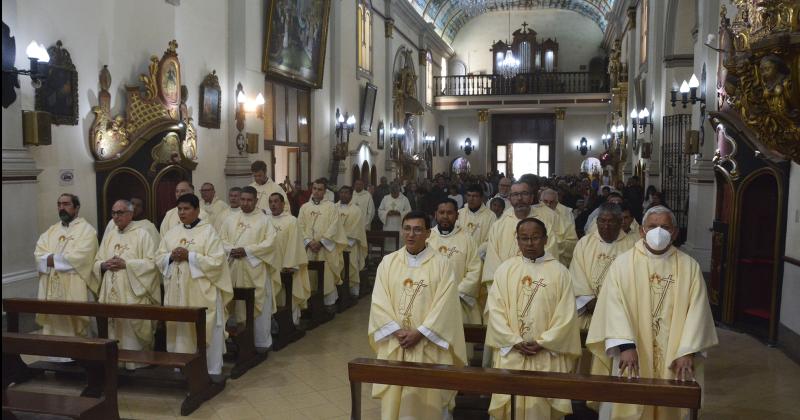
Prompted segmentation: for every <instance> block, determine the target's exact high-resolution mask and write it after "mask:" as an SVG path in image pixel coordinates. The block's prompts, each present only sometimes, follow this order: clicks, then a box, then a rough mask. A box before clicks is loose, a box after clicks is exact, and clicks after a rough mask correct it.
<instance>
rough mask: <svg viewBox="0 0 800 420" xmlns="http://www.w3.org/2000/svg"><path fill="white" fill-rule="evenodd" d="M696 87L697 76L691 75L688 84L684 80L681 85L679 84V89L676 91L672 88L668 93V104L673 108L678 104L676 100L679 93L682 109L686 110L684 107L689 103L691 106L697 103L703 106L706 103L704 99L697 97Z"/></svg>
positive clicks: (697, 84) (697, 85) (698, 84)
mask: <svg viewBox="0 0 800 420" xmlns="http://www.w3.org/2000/svg"><path fill="white" fill-rule="evenodd" d="M698 87H700V81H699V80H697V76H695V75H694V74H692V77H691V79H689V81H688V82H687V81H686V80H684V81H683V83H681V87H680V88H679V89H677V90H676V89H675V88H674V87H673V88H672V91H671V92H670V103H672V106H673V107H674V106H675V104H676V103H677V102H678V98H677V95H678V92H680V93H681V99H680V101H681V103H682V104H683V107H684V108H686V105H687V104H688V103H689V102H691V103H692V105H694V104H696V103H698V102H700V103H703V104H705V103H706V100H705V98H703V97H698V96H697V88H698Z"/></svg>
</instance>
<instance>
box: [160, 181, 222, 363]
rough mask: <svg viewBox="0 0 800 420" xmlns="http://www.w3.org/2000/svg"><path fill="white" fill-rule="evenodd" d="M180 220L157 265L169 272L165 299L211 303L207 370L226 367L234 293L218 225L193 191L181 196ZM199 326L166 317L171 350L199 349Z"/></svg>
mask: <svg viewBox="0 0 800 420" xmlns="http://www.w3.org/2000/svg"><path fill="white" fill-rule="evenodd" d="M177 208H178V215H179V217H180V219H181V224H180V225H178V226H175V227H173V228H172V229H170V230H169V231H168V232H166V233H164V234H163V237H164V239H162V240H161V245H160V246H159V248H158V251H157V252H156V265H157V267H158V269H159V270H160V271H161V273H162V275H163V277H164V305H167V306H169V305H171V306H195V307H197V306H202V307H205V308H206V359H207V360H206V361H207V364H208V366H207V367H208V373H210V374H212V375H218V374H220V373H221V372H222V354H223V353H224V350H225V336H224V332H225V319H226V315H225V306H226V305H227V304H228V302H230V301H231V299H232V298H233V286H232V285H231V276H230V271H229V269H228V264H226V261H225V259H226V255H225V249H224V248H223V245H222V241H221V240H220V239H219V235H217V232H216V230H215V229H214V228H213V227H212V226H211V224H210V223H208V221H206V220H202V219H200V218H199V214H200V200H198V198H197V197H196V196H195V195H194V194H186V195H182V196H181V197H180V198H178V207H177ZM196 349H197V337H195V327H194V325H192V324H189V323H186V322H167V351H169V352H177V353H194V352H195V351H196Z"/></svg>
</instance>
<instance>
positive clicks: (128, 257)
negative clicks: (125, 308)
mask: <svg viewBox="0 0 800 420" xmlns="http://www.w3.org/2000/svg"><path fill="white" fill-rule="evenodd" d="M111 218H112V219H111V220H112V223H113V225H114V227H113V228H112V229H110V230H108V231H106V234H105V235H104V236H103V241H102V242H101V243H100V249H99V250H98V251H97V256H95V259H94V268H93V270H92V275H93V276H94V278H95V279H96V281H98V282H100V283H101V286H100V295H99V296H98V298H97V300H98V301H99V302H101V303H121V304H147V305H159V304H161V288H160V286H161V276H160V275H159V273H158V269H157V268H156V264H155V262H154V258H155V254H156V249H158V244H157V243H155V242H154V241H153V238H152V236H151V233H150V232H148V231H147V229H145V226H146V225H144V224H142V223H140V222H138V223H137V222H136V221H134V220H132V219H133V204H131V202H130V201H128V200H118V201H117V202H116V203H114V205H113V206H112V207H111ZM108 338H111V339H117V340H119V347H120V348H121V349H125V350H152V349H153V321H150V320H145V319H124V318H119V319H116V318H115V319H109V323H108ZM125 366H126V367H127V368H128V369H134V368H137V367H140V366H139V365H138V364H135V363H126V365H125Z"/></svg>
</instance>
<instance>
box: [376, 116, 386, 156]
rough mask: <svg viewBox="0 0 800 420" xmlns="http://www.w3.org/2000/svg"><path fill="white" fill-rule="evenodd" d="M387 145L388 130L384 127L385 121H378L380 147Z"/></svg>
mask: <svg viewBox="0 0 800 420" xmlns="http://www.w3.org/2000/svg"><path fill="white" fill-rule="evenodd" d="M385 146H386V130H385V129H384V128H383V121H381V122H379V123H378V149H380V150H383V148H384V147H385Z"/></svg>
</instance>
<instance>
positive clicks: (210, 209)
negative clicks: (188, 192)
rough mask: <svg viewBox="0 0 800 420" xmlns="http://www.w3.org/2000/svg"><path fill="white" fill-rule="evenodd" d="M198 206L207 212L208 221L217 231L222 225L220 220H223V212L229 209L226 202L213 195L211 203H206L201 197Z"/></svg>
mask: <svg viewBox="0 0 800 420" xmlns="http://www.w3.org/2000/svg"><path fill="white" fill-rule="evenodd" d="M200 208H202V209H203V210H205V211H206V213H208V218H209V220H208V221H209V222H211V225H212V226H214V229H217V232H219V227H220V226H221V225H222V222H224V221H225V219H224V217H225V216H224V214H225V213H226V211H227V210H228V209H230V207H229V206H228V204H227V203H225V202H224V201H222V200H220V199H219V198H217V197H214V199H213V200H211V203H210V204H207V203H206V202H205V201H203V199H202V198H201V199H200Z"/></svg>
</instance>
